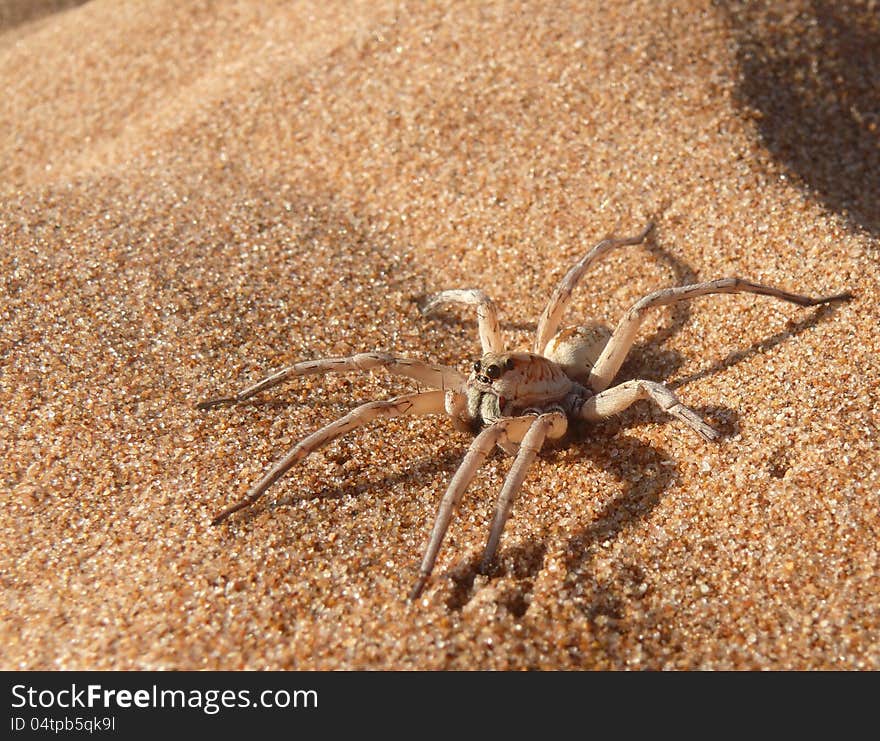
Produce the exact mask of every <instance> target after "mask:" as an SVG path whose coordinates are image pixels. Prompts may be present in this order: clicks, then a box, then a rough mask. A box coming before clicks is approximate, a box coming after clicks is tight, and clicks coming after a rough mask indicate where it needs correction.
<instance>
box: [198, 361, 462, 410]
mask: <svg viewBox="0 0 880 741" xmlns="http://www.w3.org/2000/svg"><path fill="white" fill-rule="evenodd" d="M373 368H384V369H385V370H387V371H388V372H389V373H391V374H392V375H395V376H405V377H407V378H412V379H414V380H416V381H418V382H420V383H423V384H425V385H426V386H428V387H429V388H435V389H459V388H461V387H462V386H463V385H464V382H465V378H464V376H462V375H461V374H460V373H459V372H458V371H457V370H454V369H452V368H448V367H446V366H445V365H434V364H431V363H425V362H423V361H421V360H412V359H409V358H399V357H396V356H394V355H389V354H388V353H382V352H368V353H360V354H358V355H352V356H350V357H345V358H321V359H318V360H306V361H304V362H302V363H296V364H295V365H291V366H289V367H287V368H284V369H282V370H280V371H278V372H277V373H273V374H272V375H271V376H268V377H267V378H264V379H263V380H262V381H259V382H258V383H255V384H254V385H253V386H249V387H248V388H246V389H244V390H242V391H239V392H238V393H237V394H234V395H232V396H220V397H217V398H215V399H208V400H207V401H202V402H199V403H198V404H196V409H211V408H212V407H216V406H220V405H222V404H235V403H237V402H240V401H244V400H245V399H250V398H251V397H252V396H255V395H256V394H258V393H260V391H265V390H266V389H270V388H272V387H273V386H277V385H278V384H280V383H283V382H284V381H286V380H287V379H288V378H294V377H297V376H308V375H313V374H317V373H345V372H348V371H370V370H372V369H373Z"/></svg>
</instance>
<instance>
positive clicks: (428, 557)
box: [409, 417, 535, 600]
mask: <svg viewBox="0 0 880 741" xmlns="http://www.w3.org/2000/svg"><path fill="white" fill-rule="evenodd" d="M534 419H535V418H534V417H504V418H502V419H499V420H498V421H497V422H495V423H494V424H492V425H490V426H489V427H486V428H485V429H484V430H483V431H482V432H481V433H480V434H479V435H477V436H476V438H474V441H473V442H472V443H471V445H470V447H469V448H468V451H467V453H466V454H465V456H464V460H462V462H461V465H460V466H459V467H458V470H457V471H456V472H455V475H454V476H453V477H452V481H450V482H449V487H448V488H447V489H446V493H445V494H444V495H443V498H442V499H441V500H440V506H439V507H438V509H437V517H436V518H435V520H434V527H433V529H432V530H431V537H430V539H429V540H428V546H427V548H426V549H425V555H424V557H423V558H422V563H421V566H420V567H419V576H418V579H416V583H415V585H414V586H413V588H412V591H411V592H410V594H409V598H410V600H415V599H417V598H418V596H419V595H420V594H421V593H422V590H423V589H424V588H425V584H426V583H427V581H428V577H430V576H431V572H432V571H433V570H434V563H435V562H436V560H437V554H438V552H439V551H440V546H441V545H442V543H443V538H444V537H445V535H446V531H447V530H448V529H449V523H450V522H451V521H452V515H453V513H454V512H455V509H456V508H457V507H458V504H459V502H460V501H461V497H462V496H463V495H464V492H465V490H466V489H467V487H468V485H469V484H470V483H471V481H472V480H473V478H474V476H475V475H476V473H477V469H478V468H479V467H480V465H481V464H482V462H483V461H484V460H485V458H486V456H487V455H489V453H490V452H491V451H492V448H494V447H495V445H496V444H497V443H498V442H499V440H501V439H502V438H503V437H504V436H506V435H508V434H509V435H511V436H513V437H515V438H522V436H523V435H525V434H526V430H527V429H528V428H529V427H530V426H531V424H532V422H533V421H534Z"/></svg>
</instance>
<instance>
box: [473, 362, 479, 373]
mask: <svg viewBox="0 0 880 741" xmlns="http://www.w3.org/2000/svg"><path fill="white" fill-rule="evenodd" d="M474 370H475V371H476V372H477V373H479V372H480V361H479V360H478V361H477V362H476V363H474Z"/></svg>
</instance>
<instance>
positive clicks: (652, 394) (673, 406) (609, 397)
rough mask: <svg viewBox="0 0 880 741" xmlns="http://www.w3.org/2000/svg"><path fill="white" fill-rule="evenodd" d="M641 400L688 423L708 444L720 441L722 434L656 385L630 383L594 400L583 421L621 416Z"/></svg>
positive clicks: (585, 407)
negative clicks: (620, 414) (651, 403)
mask: <svg viewBox="0 0 880 741" xmlns="http://www.w3.org/2000/svg"><path fill="white" fill-rule="evenodd" d="M640 399H651V400H652V401H653V402H654V403H655V404H657V405H658V406H659V407H660V408H661V409H662V410H663V411H664V412H666V413H667V414H670V415H672V416H673V417H675V418H676V419H679V420H681V421H682V422H684V423H685V424H686V425H687V426H688V427H690V428H691V429H692V430H694V431H695V432H696V433H697V434H698V435H699V436H700V437H702V438H703V439H704V440H706V441H708V442H712V441H713V440H717V439H718V438H719V437H720V434H719V433H718V431H717V430H715V429H713V428H712V427H710V426H709V425H707V424H706V423H705V422H704V421H703V419H702V418H701V417H700V415H699V414H697V413H696V412H695V411H694V410H693V409H689V408H688V407H686V406H685V405H684V404H682V403H681V401H679V399H678V397H677V396H676V395H675V394H674V393H673V392H672V391H671V390H669V389H668V388H666V386H664V385H663V384H662V383H657V382H655V381H642V380H636V381H626V382H624V383H621V384H619V385H618V386H613V387H612V388H610V389H607V390H605V391H602V392H601V393H599V394H596V395H595V396H591V397H589V398H588V399H587V400H586V401H585V402H584V405H583V406H582V407H581V410H580V417H581V418H582V419H585V420H588V421H592V422H597V421H599V420H602V419H606V418H607V417H613V416H614V415H615V414H619V413H620V412H622V411H623V410H624V409H626V408H627V407H629V406H631V405H632V404H634V403H635V402H637V401H639V400H640Z"/></svg>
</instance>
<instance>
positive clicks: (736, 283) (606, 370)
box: [588, 278, 852, 392]
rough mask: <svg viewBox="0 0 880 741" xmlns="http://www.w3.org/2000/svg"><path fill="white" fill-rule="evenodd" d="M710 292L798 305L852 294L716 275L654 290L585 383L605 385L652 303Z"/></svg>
mask: <svg viewBox="0 0 880 741" xmlns="http://www.w3.org/2000/svg"><path fill="white" fill-rule="evenodd" d="M713 293H757V294H761V295H764V296H772V297H773V298H778V299H782V300H783V301H790V302H791V303H794V304H798V305H799V306H817V305H819V304H826V303H828V302H829V301H842V300H846V299H850V298H852V294H851V293H849V292H846V293H837V294H835V295H833V296H822V297H820V298H811V297H810V296H801V295H799V294H797V293H789V292H787V291H782V290H780V289H778V288H773V287H772V286H765V285H762V284H760V283H752V282H751V281H747V280H743V279H742V278H720V279H718V280H710V281H707V282H705V283H694V284H692V285H687V286H678V287H676V288H665V289H663V290H660V291H655V292H654V293H649V294H648V295H647V296H645V297H644V298H643V299H640V300H639V301H637V302H636V303H635V304H633V306H632V307H631V308H630V309H629V311H627V312H626V314H625V315H624V317H623V319H621V320H620V323H619V324H618V325H617V327H616V328H615V330H614V332H613V333H612V335H611V339H609V340H608V344H607V345H605V349H604V350H602V354H601V355H599V358H598V359H597V360H596V363H595V365H594V366H593V370H591V371H590V378H589V381H588V384H589V387H590V388H591V389H592V390H593V391H597V392H598V391H602V390H603V389H606V388H608V386H609V384H610V383H611V381H613V380H614V376H616V375H617V371H619V370H620V366H621V365H623V361H624V359H625V358H626V356H627V353H629V350H630V348H631V347H632V345H633V341H634V340H635V337H636V333H637V332H638V331H639V327H641V325H642V322H643V321H644V319H645V315H646V314H647V313H648V311H649V310H650V309H653V308H654V307H655V306H665V305H667V304H674V303H677V302H678V301H687V300H689V299H692V298H696V297H697V296H705V295H708V294H713Z"/></svg>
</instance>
